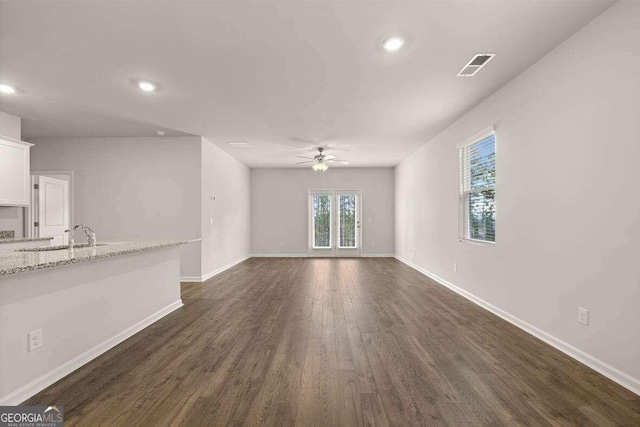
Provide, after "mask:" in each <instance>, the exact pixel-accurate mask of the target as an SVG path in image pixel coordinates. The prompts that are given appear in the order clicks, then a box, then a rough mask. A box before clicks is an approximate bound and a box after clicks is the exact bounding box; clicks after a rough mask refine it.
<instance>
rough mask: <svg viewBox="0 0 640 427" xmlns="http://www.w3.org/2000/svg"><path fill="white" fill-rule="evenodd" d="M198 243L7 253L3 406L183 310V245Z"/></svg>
mask: <svg viewBox="0 0 640 427" xmlns="http://www.w3.org/2000/svg"><path fill="white" fill-rule="evenodd" d="M196 241H198V240H158V241H131V242H108V243H106V244H104V243H101V244H99V245H97V246H95V247H84V248H75V249H73V250H70V249H58V250H50V249H52V248H43V249H49V250H37V249H29V250H27V251H14V252H10V253H3V254H0V343H2V345H1V346H0V405H16V404H19V403H21V402H22V401H24V400H26V399H27V398H29V397H30V396H32V395H34V394H35V393H37V392H39V391H41V390H42V389H44V388H46V387H47V386H49V385H50V384H53V383H54V382H55V381H57V380H59V379H61V378H62V377H64V376H65V375H67V374H69V373H70V372H72V371H74V370H76V369H78V368H79V367H80V366H82V365H84V364H85V363H87V362H89V361H90V360H92V359H94V358H95V357H97V356H99V355H100V354H102V353H104V352H105V351H107V350H109V349H110V348H112V347H114V346H115V345H117V344H118V343H120V342H122V341H124V340H125V339H127V338H128V337H130V336H131V335H133V334H135V333H136V332H138V331H140V330H141V329H143V328H145V327H147V326H149V325H150V324H152V323H153V322H155V321H157V320H159V319H160V318H162V317H164V316H166V315H167V314H169V313H171V312H172V311H174V310H176V309H178V308H180V307H181V306H182V299H181V298H180V245H183V244H188V243H192V242H196ZM30 334H31V335H30ZM39 334H40V335H39ZM34 336H35V337H36V338H32V337H34ZM38 336H40V338H38ZM32 339H35V340H36V341H38V342H39V344H40V346H39V347H38V345H37V344H38V342H36V343H35V344H36V345H35V347H38V348H35V349H34V348H33V347H34V342H33V341H32ZM30 350H31V351H30Z"/></svg>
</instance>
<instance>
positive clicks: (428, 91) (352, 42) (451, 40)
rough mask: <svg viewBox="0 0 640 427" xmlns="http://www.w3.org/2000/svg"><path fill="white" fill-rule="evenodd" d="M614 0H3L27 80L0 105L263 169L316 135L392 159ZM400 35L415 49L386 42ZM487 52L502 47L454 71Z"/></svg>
mask: <svg viewBox="0 0 640 427" xmlns="http://www.w3.org/2000/svg"><path fill="white" fill-rule="evenodd" d="M611 3H612V2H610V1H566V0H561V1H505V2H501V1H475V2H468V1H460V2H458V1H442V2H428V1H423V2H399V1H386V2H381V1H379V2H353V1H343V2H340V1H332V2H320V1H316V2H303V1H289V2H271V1H262V2H243V1H235V2H231V1H229V2H187V1H174V2H148V1H140V2H84V3H79V2H26V1H16V2H8V1H3V2H0V82H3V83H9V84H12V85H14V86H16V87H17V88H18V89H19V90H20V93H18V94H16V95H12V96H6V95H0V110H2V111H6V112H8V113H11V114H16V115H19V116H21V117H23V118H24V119H25V121H24V126H23V135H24V137H25V139H30V138H36V137H43V136H49V137H63V136H74V137H78V136H142V135H144V136H149V135H153V132H154V131H155V130H156V129H163V130H168V129H171V130H173V132H170V134H175V135H180V134H195V135H203V136H205V137H206V138H207V139H209V140H210V141H211V142H213V143H215V144H217V145H219V146H220V147H221V148H223V149H224V150H226V151H228V152H229V153H231V154H232V155H233V156H235V157H236V158H238V159H239V160H241V161H243V162H244V163H246V164H247V165H249V166H252V167H284V166H286V167H291V166H294V164H295V162H296V161H297V159H296V157H295V156H296V155H304V154H305V153H309V152H311V151H312V150H313V147H314V146H317V145H318V144H322V145H328V146H329V147H330V148H332V150H329V151H330V152H333V153H334V154H336V155H337V156H338V157H339V158H344V159H346V160H349V161H351V166H393V165H396V164H397V163H399V162H400V161H401V160H402V159H403V158H405V157H406V156H407V155H409V154H410V153H412V152H413V151H415V150H416V149H417V148H419V147H420V146H421V145H423V144H424V143H425V142H426V141H428V139H429V138H430V137H432V136H434V135H435V134H437V133H438V132H439V131H441V130H442V129H444V128H445V127H446V126H447V125H449V124H450V123H452V122H453V121H455V120H456V119H457V118H458V117H460V116H461V115H462V114H463V113H464V112H466V111H468V110H469V109H470V108H472V107H473V106H474V105H476V104H478V103H479V102H480V101H482V100H483V99H484V98H486V97H487V96H488V95H490V94H491V93H492V92H494V91H495V90H497V89H498V88H499V87H501V86H502V85H504V84H505V83H507V82H508V81H509V80H510V79H512V78H513V77H515V76H516V75H518V74H519V73H520V72H522V71H523V70H524V69H526V68H527V67H528V66H530V65H531V64H533V63H534V62H535V61H537V60H538V59H539V58H541V57H542V56H543V55H544V54H546V53H547V52H549V51H550V50H551V49H553V48H554V47H555V46H557V45H558V44H559V43H561V42H562V41H563V40H565V39H566V38H568V37H569V36H570V35H571V34H573V33H574V32H576V31H577V30H578V29H580V28H581V27H582V26H584V25H585V24H586V23H587V22H589V21H590V20H591V19H593V18H594V17H595V16H597V15H598V14H599V13H601V12H602V11H603V10H604V9H606V8H607V7H608V6H610V5H611ZM398 32H399V33H402V34H403V35H405V36H406V37H407V38H408V43H407V46H406V48H405V49H403V50H401V51H399V52H397V53H394V54H389V53H384V52H382V51H381V49H380V41H381V38H382V37H383V36H385V35H388V34H391V33H398ZM478 52H480V53H497V56H496V57H495V58H494V59H493V60H492V61H491V62H489V64H488V65H487V66H486V67H485V68H484V69H483V70H481V71H480V72H479V73H478V74H477V75H476V76H475V77H472V78H461V77H456V73H457V72H458V71H459V70H460V68H461V67H462V66H463V65H464V64H466V62H467V61H468V60H469V59H470V58H471V56H472V55H473V54H474V53H478ZM134 79H148V80H151V81H153V82H156V83H158V84H159V85H160V86H161V90H160V91H159V92H157V93H153V94H147V93H142V92H140V91H139V90H137V89H136V88H135V87H134V85H133V84H132V80H134ZM238 140H241V141H250V142H251V143H252V144H253V146H254V147H253V148H249V149H246V148H239V149H235V148H232V147H230V146H229V145H228V144H227V141H238Z"/></svg>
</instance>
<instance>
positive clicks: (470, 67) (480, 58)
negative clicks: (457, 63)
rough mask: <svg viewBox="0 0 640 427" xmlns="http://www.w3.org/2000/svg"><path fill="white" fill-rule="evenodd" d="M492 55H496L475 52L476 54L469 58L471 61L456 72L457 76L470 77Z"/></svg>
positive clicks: (493, 54)
mask: <svg viewBox="0 0 640 427" xmlns="http://www.w3.org/2000/svg"><path fill="white" fill-rule="evenodd" d="M494 56H496V54H495V53H476V55H475V56H474V57H473V58H471V61H469V62H467V65H465V66H464V67H462V70H460V72H459V73H458V77H471V76H473V75H475V74H476V73H477V72H478V71H480V69H481V68H482V67H484V66H485V65H487V62H489V61H490V60H491V58H493V57H494Z"/></svg>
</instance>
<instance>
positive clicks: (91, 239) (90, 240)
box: [67, 224, 96, 249]
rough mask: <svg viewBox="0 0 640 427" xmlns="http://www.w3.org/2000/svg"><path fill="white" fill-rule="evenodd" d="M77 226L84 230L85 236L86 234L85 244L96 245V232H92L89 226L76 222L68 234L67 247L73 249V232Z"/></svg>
mask: <svg viewBox="0 0 640 427" xmlns="http://www.w3.org/2000/svg"><path fill="white" fill-rule="evenodd" d="M78 228H79V229H81V230H82V231H83V232H84V235H85V236H87V244H88V245H89V246H95V245H96V233H94V232H93V230H92V229H91V228H89V227H87V226H86V225H84V224H76V225H74V226H73V230H71V235H70V236H69V249H73V247H74V245H75V239H74V235H73V232H74V231H76V230H77V229H78ZM67 231H68V230H67Z"/></svg>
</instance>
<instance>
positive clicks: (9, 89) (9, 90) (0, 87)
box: [0, 84, 16, 95]
mask: <svg viewBox="0 0 640 427" xmlns="http://www.w3.org/2000/svg"><path fill="white" fill-rule="evenodd" d="M0 92H2V93H5V94H7V95H11V94H12V93H16V89H15V88H14V87H13V86H9V85H5V84H0Z"/></svg>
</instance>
